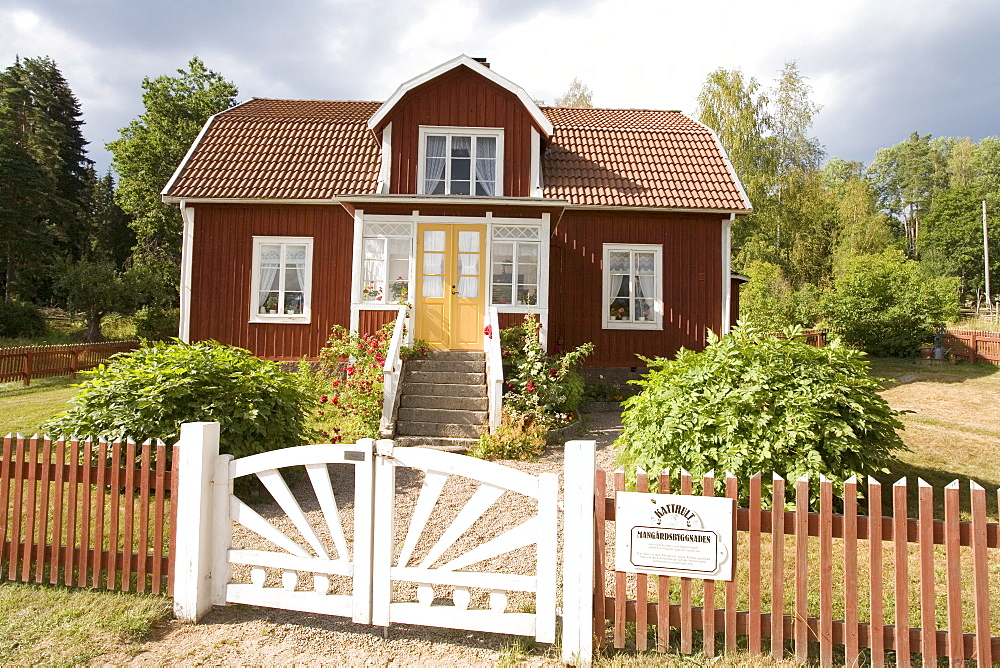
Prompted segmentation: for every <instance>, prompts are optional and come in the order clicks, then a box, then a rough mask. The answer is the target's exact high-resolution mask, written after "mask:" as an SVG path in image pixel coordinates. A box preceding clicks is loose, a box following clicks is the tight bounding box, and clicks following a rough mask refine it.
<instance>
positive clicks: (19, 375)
mask: <svg viewBox="0 0 1000 668" xmlns="http://www.w3.org/2000/svg"><path fill="white" fill-rule="evenodd" d="M140 345H141V344H140V343H139V342H138V341H108V342H105V343H81V344H70V345H62V346H21V347H18V348H0V383H2V382H5V381H10V380H18V379H20V380H23V381H24V384H25V386H27V385H30V384H31V379H32V378H51V377H52V376H70V377H72V378H76V372H77V371H85V370H86V369H93V368H94V367H96V366H97V365H99V364H102V363H103V362H106V361H107V359H108V358H109V357H111V356H112V355H114V354H115V353H121V352H125V351H128V350H135V349H136V348H138V347H139V346H140Z"/></svg>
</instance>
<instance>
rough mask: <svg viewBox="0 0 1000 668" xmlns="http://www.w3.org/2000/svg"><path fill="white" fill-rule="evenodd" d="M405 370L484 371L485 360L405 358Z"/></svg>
mask: <svg viewBox="0 0 1000 668" xmlns="http://www.w3.org/2000/svg"><path fill="white" fill-rule="evenodd" d="M406 370H407V371H408V372H411V373H412V372H414V371H457V372H459V373H486V361H485V360H482V361H468V360H437V359H419V360H407V362H406Z"/></svg>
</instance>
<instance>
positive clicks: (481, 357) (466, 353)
mask: <svg viewBox="0 0 1000 668" xmlns="http://www.w3.org/2000/svg"><path fill="white" fill-rule="evenodd" d="M420 359H425V360H443V361H448V362H459V361H477V362H485V361H486V353H485V352H480V351H477V350H436V351H434V352H432V353H431V354H429V355H428V356H427V357H422V358H420Z"/></svg>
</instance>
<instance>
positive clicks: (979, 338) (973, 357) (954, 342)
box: [941, 329, 1000, 364]
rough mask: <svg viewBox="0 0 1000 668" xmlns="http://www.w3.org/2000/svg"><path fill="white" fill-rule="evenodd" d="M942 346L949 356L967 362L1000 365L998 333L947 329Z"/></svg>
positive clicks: (999, 339)
mask: <svg viewBox="0 0 1000 668" xmlns="http://www.w3.org/2000/svg"><path fill="white" fill-rule="evenodd" d="M941 345H942V346H944V347H945V348H950V349H951V354H952V355H954V356H955V357H961V358H963V359H966V360H968V361H969V362H972V363H975V362H993V363H994V364H1000V332H980V331H976V330H971V329H947V330H945V333H944V338H943V340H942V344H941Z"/></svg>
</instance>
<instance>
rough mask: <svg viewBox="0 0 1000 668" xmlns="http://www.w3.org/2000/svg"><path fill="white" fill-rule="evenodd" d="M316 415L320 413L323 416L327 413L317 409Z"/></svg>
mask: <svg viewBox="0 0 1000 668" xmlns="http://www.w3.org/2000/svg"><path fill="white" fill-rule="evenodd" d="M316 415H319V416H320V417H322V416H324V415H326V413H324V412H323V411H316Z"/></svg>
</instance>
